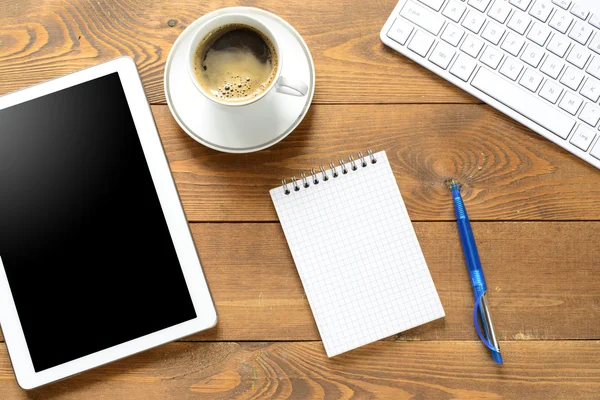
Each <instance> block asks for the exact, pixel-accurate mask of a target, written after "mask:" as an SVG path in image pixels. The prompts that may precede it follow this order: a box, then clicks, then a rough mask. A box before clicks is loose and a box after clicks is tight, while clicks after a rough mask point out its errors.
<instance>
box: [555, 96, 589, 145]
mask: <svg viewBox="0 0 600 400" xmlns="http://www.w3.org/2000/svg"><path fill="white" fill-rule="evenodd" d="M581 103H583V100H581V99H580V98H579V97H577V96H575V95H574V94H573V93H571V92H569V91H568V90H567V92H566V93H565V95H564V97H563V98H562V100H561V101H560V104H559V105H558V106H559V107H560V108H562V109H563V110H565V111H566V112H568V113H570V114H573V115H575V114H577V110H579V107H581ZM563 139H566V138H563Z"/></svg>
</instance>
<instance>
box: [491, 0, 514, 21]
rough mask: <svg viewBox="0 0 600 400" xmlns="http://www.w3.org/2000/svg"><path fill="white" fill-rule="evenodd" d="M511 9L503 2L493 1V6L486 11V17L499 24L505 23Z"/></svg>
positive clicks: (500, 0) (502, 0)
mask: <svg viewBox="0 0 600 400" xmlns="http://www.w3.org/2000/svg"><path fill="white" fill-rule="evenodd" d="M510 9H511V7H510V6H509V5H508V4H507V3H506V1H504V0H496V1H494V5H492V7H491V8H490V11H488V15H489V16H490V17H492V18H494V19H495V20H496V21H498V22H500V23H501V24H503V23H505V22H506V18H508V14H510Z"/></svg>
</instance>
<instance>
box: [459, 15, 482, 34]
mask: <svg viewBox="0 0 600 400" xmlns="http://www.w3.org/2000/svg"><path fill="white" fill-rule="evenodd" d="M484 22H485V17H484V16H483V14H481V13H478V12H477V11H475V10H469V12H468V14H467V16H466V17H465V19H464V20H463V22H462V26H464V27H465V28H467V29H468V30H470V31H471V32H473V33H479V31H480V30H481V27H482V26H483V23H484Z"/></svg>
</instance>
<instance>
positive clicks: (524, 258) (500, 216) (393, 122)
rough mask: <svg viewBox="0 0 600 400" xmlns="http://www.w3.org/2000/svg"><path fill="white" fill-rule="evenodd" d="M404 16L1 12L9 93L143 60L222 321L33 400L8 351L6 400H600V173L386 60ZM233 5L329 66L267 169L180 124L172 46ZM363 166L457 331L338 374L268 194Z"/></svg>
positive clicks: (396, 344)
mask: <svg viewBox="0 0 600 400" xmlns="http://www.w3.org/2000/svg"><path fill="white" fill-rule="evenodd" d="M395 2H396V1H395V0H371V1H363V0H303V1H302V2H295V1H281V0H255V1H251V0H248V1H233V0H231V1H224V0H212V1H198V0H171V1H148V0H133V1H132V0H112V1H108V0H107V1H104V0H89V1H88V0H86V1H75V0H71V1H69V0H3V1H2V4H1V5H0V94H4V93H8V92H11V91H14V90H17V89H21V88H24V87H26V86H29V85H32V84H34V83H38V82H41V81H44V80H47V79H50V78H54V77H57V76H60V75H63V74H66V73H69V72H73V71H76V70H78V69H81V68H83V67H87V66H90V65H94V64H97V63H99V62H101V61H105V60H109V59H112V58H114V57H117V56H120V55H123V54H127V55H130V56H131V57H133V58H134V59H135V61H136V63H137V66H138V68H139V71H140V73H141V76H142V80H143V82H144V86H145V89H146V94H147V96H148V98H149V99H150V102H151V103H152V111H153V113H154V117H155V119H156V123H157V125H158V128H159V131H160V134H161V137H162V141H163V144H164V147H165V149H166V151H167V155H168V158H169V162H170V166H171V169H172V171H173V174H174V176H175V180H176V183H177V188H178V189H179V193H180V195H181V199H182V201H183V204H184V208H185V211H186V213H187V217H188V219H189V222H190V225H191V229H192V232H193V235H194V239H195V241H196V244H197V247H198V251H199V253H200V257H201V260H202V264H203V266H204V269H205V272H206V276H207V279H208V282H209V284H210V287H211V289H212V292H213V295H214V300H215V302H216V306H217V309H218V312H219V316H220V321H219V324H218V326H217V327H216V328H215V329H213V330H211V331H209V332H205V333H202V334H198V335H194V336H192V337H189V338H187V339H186V340H183V341H180V342H176V343H172V344H168V345H165V346H161V347H159V348H157V349H154V350H151V351H147V352H144V353H142V354H139V355H136V356H132V357H129V358H127V359H125V360H122V361H118V362H115V363H112V364H109V365H107V366H105V367H101V368H98V369H96V370H93V371H89V372H86V373H84V374H81V375H80V376H77V377H74V378H71V379H68V380H65V381H62V382H58V383H55V384H53V385H50V386H47V387H45V388H40V389H38V390H35V391H32V392H29V393H28V392H25V391H22V390H21V389H20V388H19V387H18V386H17V384H16V381H15V379H14V375H13V372H12V368H11V366H10V362H9V359H8V355H7V352H6V347H5V346H4V343H0V398H3V399H20V398H36V399H37V398H60V399H109V398H118V399H164V398H175V399H186V398H198V397H201V398H219V399H230V398H263V397H264V398H275V397H277V398H287V397H290V398H297V399H298V398H323V397H327V398H331V399H340V398H350V397H352V396H355V397H354V398H375V397H378V398H390V399H403V398H417V399H425V398H427V399H429V398H448V399H449V398H461V399H466V398H469V399H488V398H498V397H506V398H521V399H556V398H569V399H574V398H599V397H600V342H599V341H598V340H599V339H600V324H599V323H598V318H599V317H600V270H599V268H600V253H599V251H598V242H599V241H600V222H599V220H600V207H599V202H598V200H599V199H600V173H599V172H598V170H596V169H595V168H593V167H591V166H590V165H588V164H586V163H585V162H583V161H581V160H580V159H578V158H576V157H574V156H572V155H570V154H569V153H567V152H565V151H563V150H561V149H560V148H559V147H558V146H555V145H553V144H551V143H550V142H548V141H546V140H545V139H543V138H542V137H540V136H538V135H536V134H535V133H533V132H531V131H529V130H527V129H525V128H524V127H522V126H520V125H519V124H517V123H515V122H513V121H512V120H510V119H509V118H507V117H505V116H504V115H502V114H500V113H498V112H496V111H494V110H492V109H491V108H490V107H488V106H486V105H483V104H481V103H480V102H479V101H477V100H476V99H475V98H473V97H471V96H469V95H467V94H466V93H464V92H462V91H461V90H459V89H457V88H455V87H454V86H452V85H451V84H449V83H447V82H446V81H444V80H442V79H440V78H438V77H436V76H435V75H434V74H432V73H430V72H428V71H427V70H425V69H423V68H421V67H419V66H417V65H416V64H414V63H413V62H411V61H409V60H408V59H406V58H404V57H402V56H401V55H399V54H397V53H395V52H394V51H392V50H390V49H388V48H386V47H385V46H384V45H383V44H382V43H381V42H380V41H379V37H378V36H379V30H380V29H381V27H382V26H383V24H384V22H385V20H386V18H387V17H388V15H389V13H390V12H391V10H392V8H393V7H394V5H395ZM230 5H249V6H256V7H261V8H264V9H266V10H269V11H272V12H274V13H276V14H278V15H280V16H281V17H283V18H285V19H286V20H287V21H289V22H290V23H291V24H292V25H294V27H295V28H296V29H297V30H298V31H299V32H300V34H301V35H303V37H304V39H305V40H306V42H307V44H308V46H309V47H310V49H311V51H312V54H313V57H314V61H315V65H316V71H317V88H316V94H315V97H314V102H313V105H312V107H311V109H310V112H309V114H308V116H307V117H306V119H305V120H304V122H303V123H302V124H301V125H300V126H299V127H298V128H297V129H296V131H295V132H294V133H292V134H291V135H290V136H289V137H288V138H286V139H285V140H284V141H283V142H281V143H279V144H278V145H276V146H274V147H272V148H270V149H268V150H264V151H261V152H258V153H255V154H245V155H230V154H223V153H218V152H215V151H212V150H210V149H208V148H205V147H203V146H201V145H200V144H198V143H196V142H195V141H194V140H192V139H190V138H189V137H188V136H187V135H186V134H185V133H184V132H183V131H182V130H181V129H180V128H179V126H178V125H177V123H176V122H175V121H174V119H173V117H172V116H171V114H170V113H169V109H168V108H167V106H166V105H165V95H164V92H163V68H164V65H165V61H166V59H167V56H168V54H169V50H170V49H171V46H172V44H173V43H174V41H175V39H176V38H177V36H178V35H179V34H180V33H181V32H182V31H183V29H184V28H185V27H186V26H188V25H189V24H190V23H191V22H193V21H194V20H195V19H196V18H198V17H199V16H201V15H203V14H205V13H207V12H209V11H212V10H215V9H217V8H220V7H224V6H230ZM0 130H1V128H0ZM366 148H372V149H374V150H386V151H387V152H388V156H389V157H390V159H391V163H392V167H393V169H394V172H395V175H396V179H397V181H398V184H399V185H400V188H401V190H402V193H403V195H404V199H405V201H406V205H407V207H408V211H409V213H410V216H411V218H412V220H413V222H414V226H415V229H416V232H417V235H418V237H419V240H420V243H421V246H422V248H423V251H424V253H425V258H426V259H427V262H428V264H429V267H430V270H431V273H432V275H433V279H434V281H435V283H436V286H437V289H438V291H439V294H440V297H441V300H442V303H443V305H444V308H445V311H446V318H445V319H443V320H439V321H436V322H433V323H430V324H427V325H425V326H422V327H419V328H416V329H413V330H411V331H408V332H405V333H402V334H398V335H396V336H394V337H391V338H388V339H387V340H384V341H380V342H377V343H374V344H372V345H368V346H365V347H363V348H361V349H358V350H355V351H351V352H349V353H347V354H345V355H342V356H340V357H336V358H335V359H331V360H330V359H328V358H327V357H326V356H325V352H324V350H323V347H322V344H321V342H320V341H319V334H318V332H317V329H316V326H315V323H314V320H313V317H312V315H311V312H310V310H309V306H308V303H307V301H306V297H305V295H304V292H303V290H302V286H301V284H300V280H299V278H298V275H297V273H296V269H295V267H294V264H293V262H292V259H291V256H290V253H289V250H288V247H287V244H286V241H285V239H284V236H283V232H282V230H281V227H280V225H279V223H278V221H277V216H276V214H275V211H274V208H273V206H272V203H271V200H270V198H269V195H268V190H269V189H270V188H272V187H274V186H276V185H278V184H279V182H280V179H281V178H282V177H289V176H292V175H297V174H298V173H299V171H302V170H305V169H306V168H307V167H310V166H316V165H319V164H321V163H323V162H325V161H328V160H331V159H336V158H337V157H338V156H346V155H348V154H349V153H356V152H357V151H364V150H365V149H366ZM449 177H456V178H458V179H459V180H460V181H461V182H463V184H464V197H465V201H466V203H467V205H468V207H469V212H470V215H471V217H472V219H473V220H474V221H476V222H474V224H473V229H474V231H475V235H476V237H477V241H478V245H479V246H480V247H479V250H480V254H481V259H482V262H483V264H484V265H485V271H486V274H487V277H488V283H489V285H490V298H491V305H492V307H493V312H494V318H495V322H496V324H497V327H498V331H499V336H500V340H501V342H502V346H503V347H502V349H503V353H504V358H505V360H506V365H504V366H502V367H499V366H496V365H494V363H493V362H492V361H491V359H490V356H489V353H488V352H487V351H486V349H485V348H484V347H483V345H482V344H481V343H480V342H479V341H478V340H477V337H476V334H475V331H474V329H473V326H472V323H471V310H472V306H473V299H472V294H471V288H470V286H469V280H468V276H467V272H466V270H465V266H464V260H463V256H462V252H461V249H460V242H459V239H458V233H457V230H456V227H455V224H454V223H453V221H452V219H453V210H452V206H451V201H450V197H449V194H448V192H446V191H445V190H444V187H443V182H444V180H445V179H447V178H449ZM48 329H53V327H51V326H49V327H48ZM78 340H85V338H78Z"/></svg>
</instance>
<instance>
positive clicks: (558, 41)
mask: <svg viewBox="0 0 600 400" xmlns="http://www.w3.org/2000/svg"><path fill="white" fill-rule="evenodd" d="M570 44H571V43H569V41H568V40H567V39H565V38H564V37H563V36H561V35H554V36H553V37H552V39H550V43H548V46H547V47H546V48H547V49H548V50H550V51H551V52H553V53H554V54H556V55H557V56H559V57H560V58H562V57H564V56H565V54H566V53H567V50H568V49H569V46H570Z"/></svg>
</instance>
